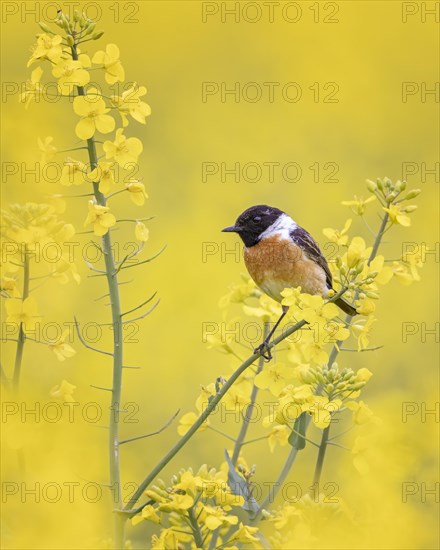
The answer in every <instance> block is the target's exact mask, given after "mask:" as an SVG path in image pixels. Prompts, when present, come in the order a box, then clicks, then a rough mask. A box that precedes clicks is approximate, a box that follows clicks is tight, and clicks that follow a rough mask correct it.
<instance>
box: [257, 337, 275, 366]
mask: <svg viewBox="0 0 440 550" xmlns="http://www.w3.org/2000/svg"><path fill="white" fill-rule="evenodd" d="M254 353H259V354H260V355H261V357H263V358H264V360H265V361H267V362H269V361H270V360H271V359H272V353H271V351H270V347H269V344H268V342H263V343H262V344H260V345H259V346H258V348H255V349H254Z"/></svg>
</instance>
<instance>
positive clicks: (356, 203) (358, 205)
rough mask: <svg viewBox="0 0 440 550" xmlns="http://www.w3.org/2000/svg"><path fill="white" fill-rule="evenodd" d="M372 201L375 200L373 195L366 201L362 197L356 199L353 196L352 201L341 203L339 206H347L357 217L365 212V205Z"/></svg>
mask: <svg viewBox="0 0 440 550" xmlns="http://www.w3.org/2000/svg"><path fill="white" fill-rule="evenodd" d="M374 200H376V197H375V195H372V196H371V197H368V198H367V199H364V197H358V196H357V195H355V196H354V200H352V201H342V203H341V204H343V205H344V206H349V207H350V208H351V211H352V212H354V213H355V214H356V215H358V216H362V215H363V213H364V212H365V209H366V207H367V204H369V203H370V202H373V201H374Z"/></svg>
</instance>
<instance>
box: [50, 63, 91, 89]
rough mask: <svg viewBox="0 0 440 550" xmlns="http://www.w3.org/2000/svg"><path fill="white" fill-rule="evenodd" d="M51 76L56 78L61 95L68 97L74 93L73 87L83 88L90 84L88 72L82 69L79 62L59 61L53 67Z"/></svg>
mask: <svg viewBox="0 0 440 550" xmlns="http://www.w3.org/2000/svg"><path fill="white" fill-rule="evenodd" d="M52 74H53V76H54V77H55V78H58V90H59V92H60V94H61V95H70V94H71V93H73V92H74V91H75V86H85V85H86V84H88V83H89V82H90V74H89V72H88V71H86V70H85V69H84V67H83V65H82V63H81V61H76V60H74V59H61V60H60V61H59V63H57V64H56V65H55V66H54V67H53V69H52ZM75 99H76V98H75Z"/></svg>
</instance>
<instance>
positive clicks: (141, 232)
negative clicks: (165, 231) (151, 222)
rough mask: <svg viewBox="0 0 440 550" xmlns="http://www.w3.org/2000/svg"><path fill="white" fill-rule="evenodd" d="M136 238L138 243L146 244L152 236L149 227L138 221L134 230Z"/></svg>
mask: <svg viewBox="0 0 440 550" xmlns="http://www.w3.org/2000/svg"><path fill="white" fill-rule="evenodd" d="M134 236H135V237H136V240H138V241H141V242H144V243H145V242H147V241H148V238H149V236H150V232H149V230H148V227H146V226H145V224H144V223H142V222H139V221H137V222H136V226H135V228H134Z"/></svg>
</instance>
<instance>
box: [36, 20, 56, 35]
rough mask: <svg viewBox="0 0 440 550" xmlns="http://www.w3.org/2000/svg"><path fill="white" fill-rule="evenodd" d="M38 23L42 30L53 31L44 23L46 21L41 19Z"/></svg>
mask: <svg viewBox="0 0 440 550" xmlns="http://www.w3.org/2000/svg"><path fill="white" fill-rule="evenodd" d="M38 24H39V25H40V29H41V30H42V31H44V32H47V33H49V34H53V32H52V31H51V30H50V28H49V27H48V25H46V23H43V22H42V21H39V22H38Z"/></svg>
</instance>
